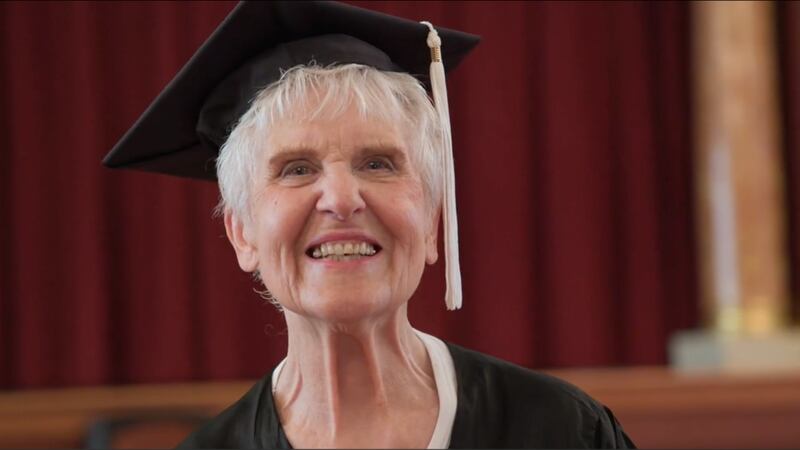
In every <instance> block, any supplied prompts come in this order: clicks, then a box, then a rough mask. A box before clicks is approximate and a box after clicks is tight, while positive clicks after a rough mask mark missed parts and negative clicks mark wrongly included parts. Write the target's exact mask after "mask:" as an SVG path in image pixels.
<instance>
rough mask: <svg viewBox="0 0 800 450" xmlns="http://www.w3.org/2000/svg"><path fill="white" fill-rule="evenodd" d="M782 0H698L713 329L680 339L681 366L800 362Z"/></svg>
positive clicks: (702, 220)
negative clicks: (789, 218) (783, 100)
mask: <svg viewBox="0 0 800 450" xmlns="http://www.w3.org/2000/svg"><path fill="white" fill-rule="evenodd" d="M774 7H775V5H774V4H773V3H772V2H760V1H741V2H739V1H730V2H729V1H724V2H723V1H719V2H716V1H715V2H710V1H709V2H694V3H692V20H693V23H692V27H693V29H692V32H693V37H692V39H693V48H692V58H693V72H694V73H693V79H694V114H695V116H694V120H695V129H694V131H695V134H694V139H695V140H694V144H695V168H696V173H695V186H696V202H695V203H696V205H697V208H698V209H697V214H696V216H697V218H698V222H697V231H698V234H699V236H698V237H699V239H698V242H699V243H700V248H699V256H700V267H701V276H700V280H701V285H702V294H701V295H702V297H701V299H702V305H703V313H704V314H703V315H704V317H705V319H706V328H705V329H704V330H700V331H694V332H682V333H679V334H677V335H676V336H674V337H673V339H672V342H671V344H670V356H671V360H672V361H671V362H672V364H673V365H674V366H676V367H677V368H679V369H688V370H694V369H712V370H722V371H731V370H733V371H753V370H768V371H772V370H780V369H792V370H797V369H800V333H798V332H793V331H791V330H789V329H788V325H789V320H788V318H789V297H788V248H787V241H788V239H787V234H786V232H787V230H786V210H785V208H786V206H785V205H786V203H785V195H786V193H785V187H784V186H785V185H784V178H783V177H784V171H783V162H782V156H781V142H780V141H781V133H780V116H779V103H778V86H779V83H778V73H777V70H778V64H777V49H776V39H775V34H776V33H775V20H774Z"/></svg>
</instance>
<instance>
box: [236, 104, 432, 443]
mask: <svg viewBox="0 0 800 450" xmlns="http://www.w3.org/2000/svg"><path fill="white" fill-rule="evenodd" d="M410 132H412V130H406V129H403V127H402V126H400V125H398V124H393V123H387V122H384V121H381V120H377V119H369V118H363V117H360V116H359V114H358V113H357V112H356V111H355V110H354V109H352V108H351V109H349V110H347V111H346V112H345V113H343V114H342V115H340V116H338V117H335V118H330V119H328V118H326V119H322V118H320V119H315V120H314V121H298V120H293V121H289V120H285V121H283V122H279V123H277V124H275V125H274V126H273V127H272V132H271V133H270V135H269V136H268V137H265V142H264V145H265V147H264V152H263V159H262V161H261V163H262V164H263V166H260V167H259V170H260V176H259V178H258V180H257V182H256V183H255V187H254V191H253V195H252V196H251V198H252V201H251V204H250V214H249V217H239V216H237V215H236V214H233V213H231V212H228V213H227V214H226V216H225V226H226V230H227V234H228V238H229V239H230V241H231V243H232V245H233V247H234V249H235V251H236V255H237V258H238V261H239V265H240V267H241V268H242V270H244V271H247V272H252V271H255V270H258V271H259V272H260V273H261V276H262V278H263V281H264V284H265V286H266V287H267V288H268V289H269V290H270V291H271V292H272V294H273V295H274V296H275V298H276V299H277V300H278V301H279V302H280V304H281V305H282V306H283V308H284V311H285V315H286V322H287V327H288V331H289V348H288V355H287V361H286V365H285V368H284V370H283V372H282V374H281V376H280V378H279V381H278V385H277V391H276V402H277V407H278V412H279V415H280V417H281V423H282V425H283V427H284V430H285V431H286V434H287V436H288V438H289V440H290V441H291V443H292V444H293V446H295V447H351V448H352V447H408V448H410V447H425V446H427V444H428V441H429V440H430V437H431V433H432V432H433V429H434V425H435V421H436V417H437V415H438V397H437V394H436V386H435V382H434V380H433V372H432V369H431V364H430V360H429V359H428V355H427V352H426V350H425V348H424V345H423V344H422V342H421V341H420V340H419V338H418V337H417V336H416V335H415V334H414V331H413V329H412V328H411V325H410V324H409V322H408V317H407V312H406V311H407V309H406V308H407V302H408V300H409V298H410V297H411V295H412V294H413V292H414V291H415V290H416V288H417V286H418V285H419V281H420V278H421V276H422V272H423V270H424V267H425V264H426V263H428V264H432V263H434V262H435V261H436V259H437V252H436V234H437V223H438V216H437V214H435V212H434V211H433V208H432V207H431V205H429V204H428V201H427V200H426V198H427V197H426V195H425V190H424V188H423V185H422V182H421V178H420V174H419V170H418V168H417V167H415V164H414V163H413V162H412V158H411V157H410V154H409V149H408V148H407V146H406V143H407V142H411V140H410V139H409V138H408V136H409V134H408V133H410ZM343 240H347V241H368V242H371V243H373V244H376V245H377V248H379V251H378V253H376V254H375V255H373V256H369V257H363V258H360V259H357V260H353V261H333V260H330V259H314V258H312V257H311V256H309V254H310V252H311V250H310V249H311V248H313V244H315V243H316V244H318V243H319V242H320V241H323V242H328V241H343Z"/></svg>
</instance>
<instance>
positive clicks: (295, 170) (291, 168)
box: [281, 162, 314, 177]
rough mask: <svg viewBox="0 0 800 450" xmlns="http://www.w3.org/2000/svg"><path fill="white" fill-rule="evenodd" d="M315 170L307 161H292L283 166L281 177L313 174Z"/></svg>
mask: <svg viewBox="0 0 800 450" xmlns="http://www.w3.org/2000/svg"><path fill="white" fill-rule="evenodd" d="M313 171H314V170H313V167H311V165H310V164H308V163H307V162H301V163H292V164H288V165H287V166H286V167H284V168H283V170H282V171H281V177H302V176H305V175H311V174H312V173H313Z"/></svg>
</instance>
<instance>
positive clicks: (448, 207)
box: [420, 22, 461, 310]
mask: <svg viewBox="0 0 800 450" xmlns="http://www.w3.org/2000/svg"><path fill="white" fill-rule="evenodd" d="M420 23H422V24H424V25H426V26H427V27H428V30H429V31H428V39H427V43H428V47H429V48H430V49H431V91H433V92H432V93H433V104H434V106H436V112H437V113H438V114H439V122H440V123H441V126H442V141H443V142H442V144H443V147H444V148H443V149H442V150H443V154H442V158H443V162H444V189H443V192H444V198H443V199H442V222H443V224H444V257H445V266H446V268H445V271H446V272H445V273H446V275H445V277H446V278H445V279H446V283H447V291H446V292H445V296H444V301H445V303H446V304H447V309H449V310H454V309H459V308H461V269H460V267H459V263H458V217H457V216H456V173H455V165H454V163H453V140H452V136H451V135H450V109H449V107H448V106H447V84H446V82H445V76H444V64H443V63H442V51H441V47H442V40H441V39H440V38H439V33H437V32H436V29H435V28H433V25H431V23H430V22H420Z"/></svg>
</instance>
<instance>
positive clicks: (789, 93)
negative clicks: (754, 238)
mask: <svg viewBox="0 0 800 450" xmlns="http://www.w3.org/2000/svg"><path fill="white" fill-rule="evenodd" d="M776 13H777V24H778V42H779V46H778V48H779V61H780V71H779V72H780V74H781V94H782V95H781V96H780V98H781V99H782V100H783V103H782V106H783V130H784V149H785V153H784V156H785V160H784V161H785V162H786V168H787V170H786V174H787V177H786V180H787V183H786V191H787V193H788V196H787V211H788V224H789V230H791V231H790V233H789V252H788V253H789V260H790V265H789V267H791V268H800V3H797V2H779V3H778V4H777V8H776ZM789 275H790V276H789V278H790V281H791V287H792V289H791V292H792V300H793V302H792V316H793V319H794V322H795V323H800V273H798V271H797V269H795V270H790V274H789Z"/></svg>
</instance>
